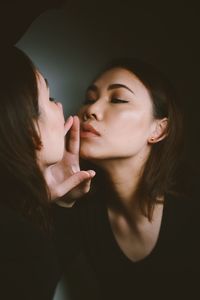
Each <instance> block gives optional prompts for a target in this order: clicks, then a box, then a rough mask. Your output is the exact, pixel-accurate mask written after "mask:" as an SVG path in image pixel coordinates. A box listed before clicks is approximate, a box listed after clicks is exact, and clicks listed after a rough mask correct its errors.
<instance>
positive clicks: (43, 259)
mask: <svg viewBox="0 0 200 300" xmlns="http://www.w3.org/2000/svg"><path fill="white" fill-rule="evenodd" d="M0 65H1V75H0V85H1V88H0V190H1V195H0V239H1V246H0V298H1V299H5V300H11V299H21V300H32V299H33V300H39V299H41V300H47V299H48V300H50V299H52V298H53V294H54V290H55V287H56V284H57V282H58V280H59V278H60V269H59V265H58V261H57V256H56V253H55V249H54V246H53V233H54V225H53V218H52V212H51V206H52V205H51V202H52V200H55V199H56V198H57V197H58V196H62V195H63V194H65V193H67V192H69V191H70V190H71V189H73V188H74V187H76V186H78V185H79V183H82V182H83V181H84V182H86V181H87V183H86V185H85V186H84V188H85V189H86V190H87V189H88V186H89V181H90V178H91V177H92V176H93V174H94V173H92V172H90V171H88V172H84V171H83V172H82V171H80V169H78V168H76V169H74V170H73V172H72V170H71V169H72V167H71V164H70V163H73V160H74V157H75V156H76V155H75V154H74V147H73V141H71V142H70V141H68V142H69V143H68V149H67V150H66V151H65V135H66V133H67V132H68V131H69V129H71V136H72V139H73V134H74V133H73V132H74V131H76V127H77V122H78V121H77V119H78V118H77V117H69V118H68V120H67V121H66V123H65V121H64V116H63V109H62V105H61V103H59V102H56V101H53V99H51V97H50V92H49V87H48V85H47V81H46V80H45V79H44V78H43V76H42V75H41V73H40V72H39V71H38V70H37V69H36V68H35V66H34V65H33V64H32V62H31V61H30V59H29V58H28V57H27V56H26V55H25V54H24V53H23V52H22V51H21V50H19V49H17V48H15V47H13V48H10V49H7V51H6V52H5V53H4V55H2V56H1V58H0ZM62 159H64V161H65V164H66V161H68V162H69V164H67V168H65V180H64V181H62V184H59V182H60V181H59V178H58V177H59V176H60V178H61V176H62V172H61V171H60V164H61V161H62ZM58 175H59V176H58ZM47 184H48V185H47ZM83 185H84V184H83Z"/></svg>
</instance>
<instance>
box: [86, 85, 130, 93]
mask: <svg viewBox="0 0 200 300" xmlns="http://www.w3.org/2000/svg"><path fill="white" fill-rule="evenodd" d="M120 88H124V89H127V90H128V91H129V92H131V93H132V94H134V95H135V93H134V91H132V90H131V89H130V88H129V87H128V86H126V85H124V84H121V83H113V84H111V85H109V87H108V91H109V90H113V89H120ZM97 90H98V88H97V86H96V85H95V84H92V85H90V86H89V87H88V88H87V92H88V91H94V92H96V91H97Z"/></svg>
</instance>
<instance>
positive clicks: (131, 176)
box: [97, 155, 148, 211]
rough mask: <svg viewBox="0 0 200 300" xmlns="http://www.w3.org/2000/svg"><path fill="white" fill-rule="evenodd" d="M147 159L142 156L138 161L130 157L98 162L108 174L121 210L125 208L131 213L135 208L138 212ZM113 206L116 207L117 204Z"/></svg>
mask: <svg viewBox="0 0 200 300" xmlns="http://www.w3.org/2000/svg"><path fill="white" fill-rule="evenodd" d="M147 157H148V155H143V156H142V155H140V157H137V159H136V157H129V158H122V159H119V158H117V159H111V160H105V161H100V162H97V163H98V165H100V167H101V168H102V169H103V170H104V171H105V172H106V174H107V177H108V179H109V183H110V186H111V189H112V190H113V191H114V192H115V196H116V198H117V199H118V203H119V204H120V210H121V208H122V207H123V209H124V210H126V211H130V209H131V210H132V209H133V207H135V209H136V208H137V211H138V201H137V188H138V183H139V181H140V179H141V176H142V172H143V169H144V165H145V162H146V159H147ZM114 202H115V201H114ZM113 205H114V206H116V204H115V203H113Z"/></svg>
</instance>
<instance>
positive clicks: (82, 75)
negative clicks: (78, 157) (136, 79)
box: [18, 0, 200, 163]
mask: <svg viewBox="0 0 200 300" xmlns="http://www.w3.org/2000/svg"><path fill="white" fill-rule="evenodd" d="M156 2H157V1H154V0H152V1H147V0H146V1H144V0H141V1H136V2H134V1H132V0H126V1H120V0H115V1H114V0H110V1H106V0H101V1H99V2H98V3H96V2H95V3H94V1H92V0H85V1H80V0H77V1H70V2H69V3H68V4H67V5H66V6H64V7H63V8H62V9H60V10H49V11H47V12H45V13H43V14H42V15H41V16H40V17H38V18H37V19H36V20H35V22H34V23H33V24H32V25H31V27H30V28H29V30H28V31H27V32H26V34H25V35H24V36H23V38H22V39H21V40H20V41H19V42H18V46H19V47H20V48H22V49H23V50H24V51H25V52H26V53H27V54H28V55H30V56H31V58H32V59H33V61H34V62H35V63H36V65H37V66H38V67H39V69H40V70H41V72H42V73H43V74H44V75H45V76H46V77H47V78H48V80H49V82H50V87H51V94H52V96H53V97H55V98H58V99H59V100H60V101H62V103H63V104H64V109H65V113H66V114H67V115H69V114H74V113H75V112H76V110H77V108H78V107H79V105H80V103H81V102H82V100H83V97H84V91H85V89H86V87H87V86H88V84H89V83H90V81H91V80H92V79H93V77H95V75H96V74H97V73H98V70H99V69H100V68H101V67H102V66H103V65H104V64H105V63H106V62H107V61H108V60H110V59H111V58H114V57H118V56H136V57H139V58H141V59H144V60H147V61H149V62H151V63H153V64H154V65H156V66H158V67H159V68H160V69H161V70H162V71H163V72H164V73H166V75H167V76H168V77H169V78H170V79H171V81H172V83H174V85H175V86H176V87H177V90H178V92H179V94H180V97H181V98H182V102H183V107H184V109H185V112H186V123H187V130H186V134H187V137H186V144H187V145H188V146H187V147H186V149H187V150H186V151H187V152H188V156H192V159H193V160H194V163H196V160H195V159H197V160H198V161H199V158H198V157H199V155H198V153H199V151H200V146H198V145H196V133H197V132H199V130H200V125H199V122H197V120H198V109H197V107H199V100H198V99H199V91H198V83H197V80H198V77H199V76H198V74H197V70H198V68H197V65H198V61H197V60H198V57H199V55H198V54H197V47H196V43H197V42H196V40H197V36H198V34H197V31H198V28H199V26H198V22H199V21H198V16H197V12H198V10H197V8H196V7H195V5H192V4H191V5H190V6H187V4H184V3H182V1H176V3H173V2H172V1H171V3H170V1H167V3H161V2H160V3H156Z"/></svg>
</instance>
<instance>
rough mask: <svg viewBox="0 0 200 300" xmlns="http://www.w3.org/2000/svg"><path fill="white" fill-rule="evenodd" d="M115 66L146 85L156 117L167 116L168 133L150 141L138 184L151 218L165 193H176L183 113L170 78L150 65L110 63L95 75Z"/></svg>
mask: <svg viewBox="0 0 200 300" xmlns="http://www.w3.org/2000/svg"><path fill="white" fill-rule="evenodd" d="M114 68H122V69H125V70H128V71H130V72H131V73H133V74H134V75H136V77H137V78H138V79H139V80H140V81H141V82H142V83H143V84H144V86H145V87H146V88H147V90H148V92H149V94H150V97H151V100H152V104H153V114H154V118H155V119H162V118H165V117H166V118H167V119H168V126H167V132H166V133H167V135H166V137H165V138H164V139H163V140H162V141H159V142H158V143H155V144H152V149H151V151H150V155H149V157H148V159H147V161H146V163H145V166H144V170H143V174H142V176H141V179H140V181H139V184H138V188H137V196H138V199H139V201H140V202H139V203H140V208H141V210H142V213H143V214H144V215H145V216H147V217H148V218H149V220H151V218H152V213H153V208H154V206H155V204H156V203H158V202H160V201H159V199H160V198H161V197H162V196H164V195H165V194H166V193H170V192H171V193H176V189H175V187H176V185H177V182H176V176H175V175H176V171H177V167H178V166H179V161H180V158H181V150H182V147H183V115H182V110H181V109H180V103H179V100H178V98H177V95H176V92H175V90H174V88H173V86H172V85H171V83H170V82H169V80H168V79H167V78H166V77H165V76H164V75H163V74H162V73H161V72H160V71H159V70H157V69H156V68H155V67H153V66H152V65H151V64H149V63H147V62H144V61H141V60H139V59H135V58H119V59H115V60H113V61H112V62H110V63H109V64H108V65H106V67H105V68H104V69H103V70H102V71H101V72H100V74H99V75H98V76H97V77H96V79H97V78H99V77H100V76H101V75H103V73H105V72H106V71H108V70H111V69H114Z"/></svg>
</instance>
